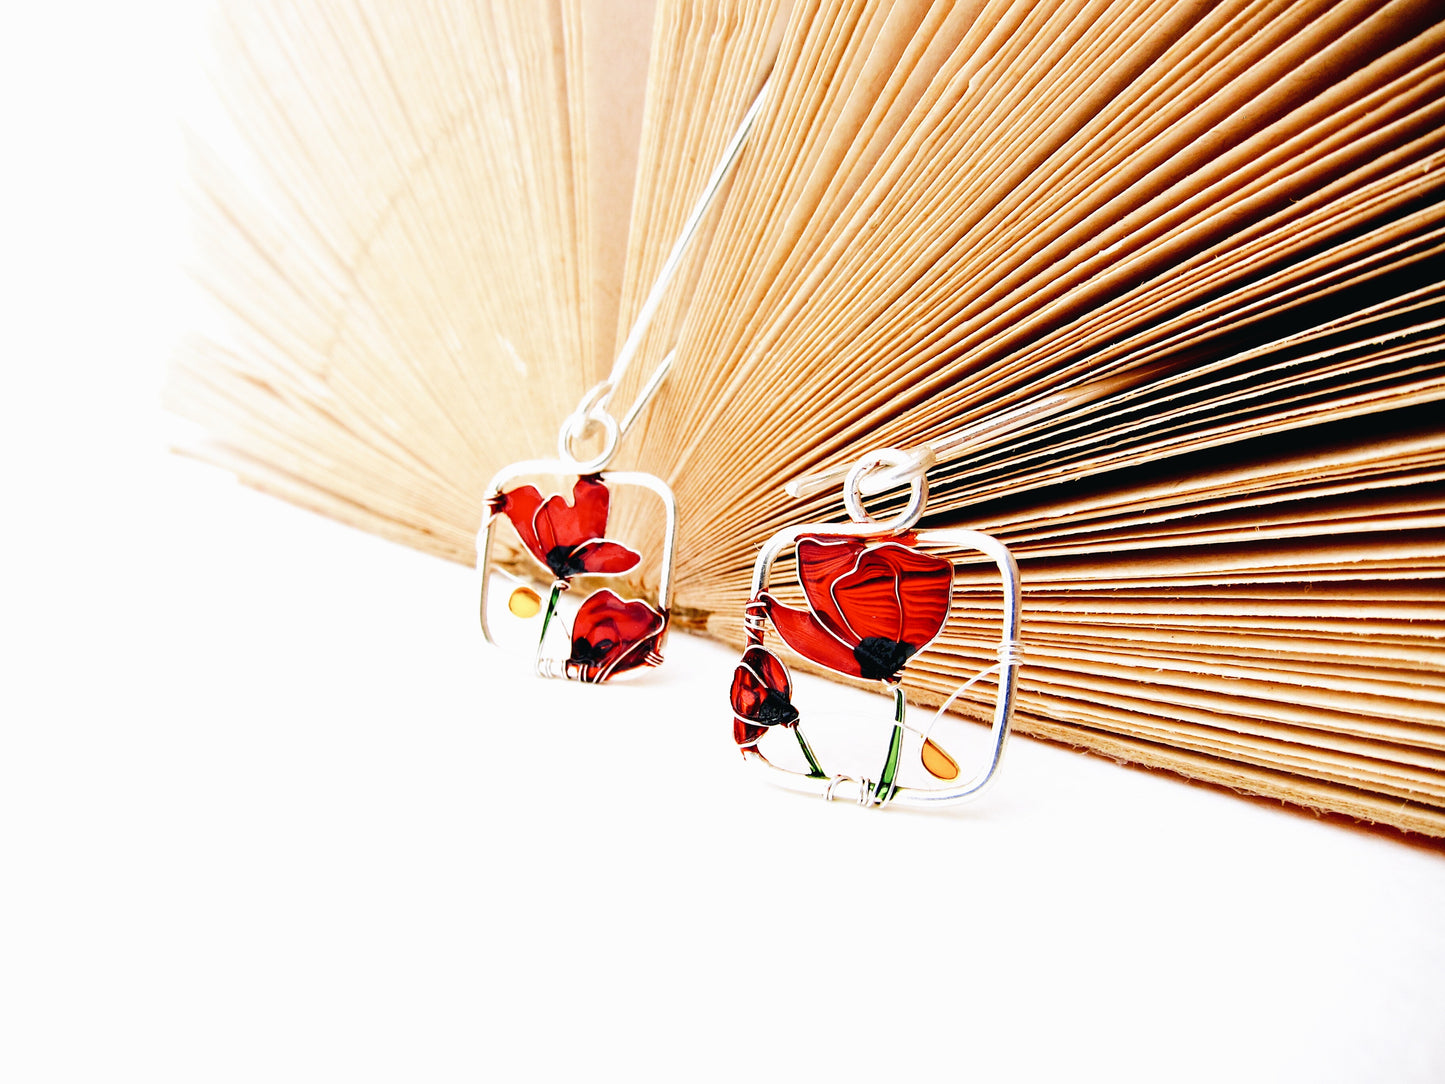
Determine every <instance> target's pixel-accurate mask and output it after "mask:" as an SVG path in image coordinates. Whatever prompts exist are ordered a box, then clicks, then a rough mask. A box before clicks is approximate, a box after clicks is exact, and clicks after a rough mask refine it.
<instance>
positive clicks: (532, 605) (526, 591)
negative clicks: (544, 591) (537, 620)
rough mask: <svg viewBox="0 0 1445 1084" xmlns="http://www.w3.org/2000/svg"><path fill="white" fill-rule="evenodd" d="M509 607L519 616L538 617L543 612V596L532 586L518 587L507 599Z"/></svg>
mask: <svg viewBox="0 0 1445 1084" xmlns="http://www.w3.org/2000/svg"><path fill="white" fill-rule="evenodd" d="M507 609H509V610H511V611H512V613H514V614H516V615H517V616H518V617H536V616H537V615H538V614H539V613H541V612H542V596H540V595H539V594H537V592H536V591H533V590H532V589H531V588H530V587H518V588H517V589H516V590H515V591H513V592H512V597H511V598H509V599H507Z"/></svg>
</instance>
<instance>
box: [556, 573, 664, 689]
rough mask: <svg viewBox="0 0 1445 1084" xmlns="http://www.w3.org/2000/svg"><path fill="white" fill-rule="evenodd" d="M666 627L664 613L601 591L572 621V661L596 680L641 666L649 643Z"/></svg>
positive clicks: (633, 600)
mask: <svg viewBox="0 0 1445 1084" xmlns="http://www.w3.org/2000/svg"><path fill="white" fill-rule="evenodd" d="M664 624H666V622H665V620H664V618H663V616H662V614H660V613H658V612H657V611H656V610H654V609H653V608H652V607H651V606H649V605H648V604H647V603H645V602H642V601H641V600H638V599H632V600H623V599H621V598H618V597H617V596H616V595H615V594H613V593H612V592H611V591H605V590H604V591H598V592H597V593H596V594H594V595H592V596H590V597H589V598H588V599H587V600H586V601H585V602H583V603H582V605H581V607H580V608H579V609H578V610H577V616H576V617H575V618H574V619H573V621H572V655H571V658H570V659H569V660H568V661H569V662H571V663H572V664H573V665H574V666H578V667H580V668H582V669H583V671H584V672H585V673H586V674H587V675H588V679H589V680H593V681H600V680H603V679H605V678H607V677H609V676H611V674H613V673H615V672H617V671H620V670H630V669H632V668H633V667H635V666H641V665H642V664H643V662H644V661H645V660H646V658H647V651H648V646H649V642H650V641H652V640H653V639H655V638H656V636H657V634H658V633H660V632H661V631H662V628H663V625H664Z"/></svg>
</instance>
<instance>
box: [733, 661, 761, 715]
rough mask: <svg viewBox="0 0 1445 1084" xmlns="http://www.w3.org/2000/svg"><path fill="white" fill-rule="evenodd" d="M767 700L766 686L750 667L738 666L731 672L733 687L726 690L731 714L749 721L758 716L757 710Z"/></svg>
mask: <svg viewBox="0 0 1445 1084" xmlns="http://www.w3.org/2000/svg"><path fill="white" fill-rule="evenodd" d="M767 698H768V686H767V684H766V683H765V682H764V681H763V680H762V679H761V678H760V677H758V675H757V674H756V673H754V672H753V669H752V668H751V667H750V666H747V665H746V664H739V665H738V667H737V668H736V669H735V670H733V685H732V688H731V689H729V690H728V702H729V703H731V704H732V706H733V714H734V715H736V716H739V717H741V718H744V719H751V718H753V717H754V716H756V715H757V714H758V709H759V708H761V707H762V705H763V701H765V700H766V699H767Z"/></svg>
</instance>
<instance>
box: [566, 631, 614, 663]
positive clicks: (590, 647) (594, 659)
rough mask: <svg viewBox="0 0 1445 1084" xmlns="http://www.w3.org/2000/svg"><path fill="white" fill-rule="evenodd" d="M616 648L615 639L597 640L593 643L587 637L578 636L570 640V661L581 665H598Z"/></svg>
mask: <svg viewBox="0 0 1445 1084" xmlns="http://www.w3.org/2000/svg"><path fill="white" fill-rule="evenodd" d="M616 648H617V641H616V640H598V641H597V642H596V643H595V644H594V643H591V642H590V641H588V639H587V637H585V636H579V637H577V639H575V640H573V641H572V661H573V662H575V663H578V664H579V665H582V666H600V665H602V664H603V663H604V662H606V661H607V656H608V655H610V654H612V652H613V651H614V650H616Z"/></svg>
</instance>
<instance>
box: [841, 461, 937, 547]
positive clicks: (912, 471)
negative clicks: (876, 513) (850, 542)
mask: <svg viewBox="0 0 1445 1084" xmlns="http://www.w3.org/2000/svg"><path fill="white" fill-rule="evenodd" d="M880 467H889V468H904V470H903V471H902V472H899V471H897V470H895V472H894V473H900V474H901V476H902V477H904V478H907V480H908V485H909V490H910V492H909V495H908V505H907V507H906V508H904V509H903V511H902V512H901V513H899V514H898V515H897V516H895V517H894V518H892V519H890V520H888V521H886V524H885V526H887V527H888V528H889V529H890V530H894V531H902V530H907V529H908V528H909V527H912V526H913V525H914V524H915V523H917V522H918V518H919V517H920V516H922V515H923V507H924V505H926V504H927V503H928V471H927V468H926V467H925V466H924V465H923V464H922V463H921V462H920V461H919V460H918V458H917V457H915V456H912V455H910V454H909V453H907V452H905V451H902V450H901V449H898V448H880V449H879V450H878V451H876V452H870V453H869V454H868V455H866V456H864V457H863V458H862V459H860V460H859V461H858V462H857V463H855V464H854V465H853V469H852V470H850V471H849V472H848V477H847V479H846V480H845V481H844V482H843V506H844V507H845V508H847V509H848V515H849V516H850V517H851V518H852V520H853V522H854V523H877V522H878V521H877V520H875V519H874V518H873V516H872V515H871V514H870V513H869V511H868V509H867V508H865V507H864V506H863V490H862V486H863V479H864V478H866V477H868V475H870V474H872V473H873V472H874V471H876V470H878V469H879V468H880Z"/></svg>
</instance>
